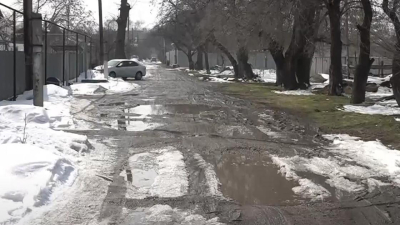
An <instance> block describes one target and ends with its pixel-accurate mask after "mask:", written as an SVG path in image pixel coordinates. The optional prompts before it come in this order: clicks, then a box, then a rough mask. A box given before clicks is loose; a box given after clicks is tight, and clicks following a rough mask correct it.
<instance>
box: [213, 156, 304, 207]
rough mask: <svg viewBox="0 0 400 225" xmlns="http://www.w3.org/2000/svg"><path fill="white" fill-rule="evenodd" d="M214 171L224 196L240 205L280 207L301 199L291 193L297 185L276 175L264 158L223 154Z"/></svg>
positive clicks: (267, 159) (274, 167)
mask: <svg viewBox="0 0 400 225" xmlns="http://www.w3.org/2000/svg"><path fill="white" fill-rule="evenodd" d="M216 172H217V175H218V178H219V180H220V182H221V191H222V193H223V194H224V196H227V197H229V198H232V199H233V200H235V201H237V202H239V203H240V204H243V205H282V204H285V203H293V202H296V201H298V200H299V199H300V198H299V197H298V196H295V194H294V193H293V191H292V188H293V187H296V186H298V184H297V183H296V182H293V181H288V180H286V179H285V178H284V177H283V176H282V175H281V174H279V173H278V168H277V167H276V166H275V165H273V163H272V161H271V159H270V158H269V157H268V156H265V155H260V154H249V155H247V156H246V155H240V154H233V153H227V154H224V155H223V156H222V158H221V159H220V160H219V161H218V162H217V165H216Z"/></svg>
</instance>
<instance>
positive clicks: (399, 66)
mask: <svg viewBox="0 0 400 225" xmlns="http://www.w3.org/2000/svg"><path fill="white" fill-rule="evenodd" d="M399 6H400V0H393V1H392V5H391V7H389V0H383V1H382V9H383V11H384V12H385V13H386V15H387V16H388V17H389V19H390V20H391V21H392V24H393V26H394V30H395V36H396V44H395V49H394V55H393V61H392V73H393V75H392V78H391V79H390V82H391V84H392V87H393V94H394V96H395V98H396V102H397V104H398V105H399V106H400V20H399V17H398V10H399Z"/></svg>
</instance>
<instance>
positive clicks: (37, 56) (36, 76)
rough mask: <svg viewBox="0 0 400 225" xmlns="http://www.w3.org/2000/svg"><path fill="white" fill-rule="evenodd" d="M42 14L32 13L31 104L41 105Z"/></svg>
mask: <svg viewBox="0 0 400 225" xmlns="http://www.w3.org/2000/svg"><path fill="white" fill-rule="evenodd" d="M42 35H43V33H42V15H41V14H38V13H32V53H33V54H32V55H33V58H32V59H33V60H32V61H33V63H32V64H33V105H34V106H40V107H43V70H42V66H43V65H42V48H43V36H42Z"/></svg>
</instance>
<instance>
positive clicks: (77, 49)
mask: <svg viewBox="0 0 400 225" xmlns="http://www.w3.org/2000/svg"><path fill="white" fill-rule="evenodd" d="M78 42H79V35H78V33H76V46H75V47H76V49H75V64H76V65H75V73H76V76H75V81H76V82H78V76H79V45H78Z"/></svg>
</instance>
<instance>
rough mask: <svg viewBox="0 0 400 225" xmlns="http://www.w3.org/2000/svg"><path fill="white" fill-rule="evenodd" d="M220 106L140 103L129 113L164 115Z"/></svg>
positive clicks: (189, 112)
mask: <svg viewBox="0 0 400 225" xmlns="http://www.w3.org/2000/svg"><path fill="white" fill-rule="evenodd" d="M220 109H221V108H219V107H213V106H208V105H194V104H193V105H192V104H181V105H140V106H137V107H134V108H130V109H129V110H128V112H129V113H133V114H140V115H145V116H147V115H164V114H192V115H196V114H200V113H203V112H207V111H216V110H220Z"/></svg>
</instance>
